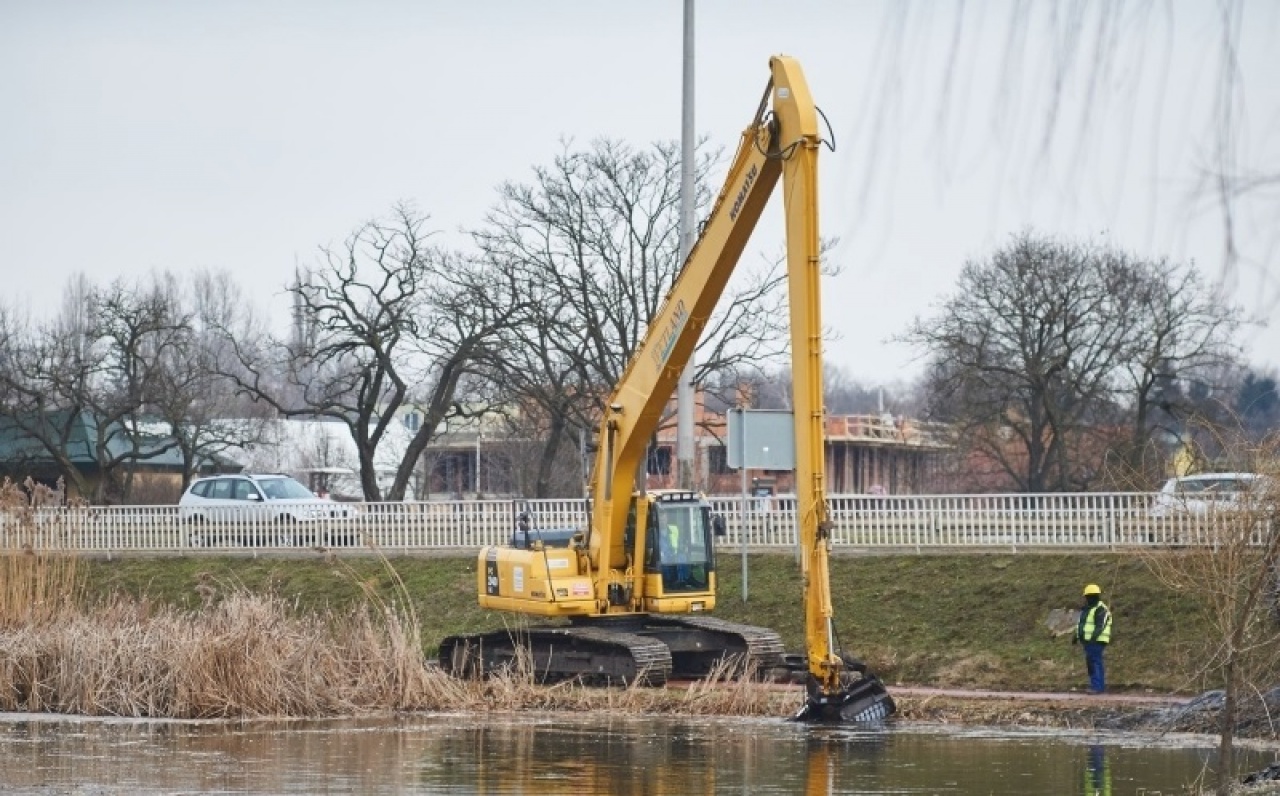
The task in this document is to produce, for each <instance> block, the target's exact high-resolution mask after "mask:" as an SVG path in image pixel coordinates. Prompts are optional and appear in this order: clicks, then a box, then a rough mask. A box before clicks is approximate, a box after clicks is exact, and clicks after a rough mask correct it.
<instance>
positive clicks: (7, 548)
mask: <svg viewBox="0 0 1280 796" xmlns="http://www.w3.org/2000/svg"><path fill="white" fill-rule="evenodd" d="M62 499H63V495H62V492H61V491H60V490H53V489H49V488H48V487H44V486H41V485H39V484H36V483H34V482H32V481H30V480H28V481H27V483H26V489H25V490H24V489H23V488H22V487H20V486H18V485H17V484H15V483H13V482H12V481H10V480H9V479H7V478H6V479H4V481H3V482H2V483H0V628H7V627H13V626H16V625H21V624H28V623H39V622H46V621H50V620H52V619H53V617H55V616H57V615H58V614H59V613H61V612H62V611H64V610H66V609H67V608H68V607H69V606H70V605H72V604H74V603H75V601H76V599H77V598H78V597H79V595H80V594H81V589H82V578H81V576H80V571H79V569H78V567H77V558H76V557H75V556H73V555H67V554H66V553H62V552H59V551H51V550H47V549H44V546H43V545H42V544H41V540H40V536H39V534H38V528H37V524H36V509H38V508H39V507H41V506H46V505H61V503H62Z"/></svg>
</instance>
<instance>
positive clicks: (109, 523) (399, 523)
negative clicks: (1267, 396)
mask: <svg viewBox="0 0 1280 796" xmlns="http://www.w3.org/2000/svg"><path fill="white" fill-rule="evenodd" d="M1154 497H1155V496H1154V495H1152V494H1147V493H1127V492H1126V493H1097V494H1094V493H1087V494H1042V495H1013V494H1011V495H916V496H874V495H835V496H831V497H829V498H828V505H829V508H830V511H829V515H830V518H831V520H832V523H833V530H832V537H831V538H832V543H833V545H834V546H835V547H837V548H840V547H848V548H907V549H915V550H921V549H925V548H954V547H962V548H963V547H972V548H1009V549H1012V550H1015V551H1016V550H1018V549H1020V548H1042V549H1043V548H1079V547H1094V548H1111V547H1122V546H1164V545H1205V544H1213V543H1214V541H1215V540H1216V539H1218V538H1220V531H1221V529H1222V527H1223V523H1224V522H1226V521H1228V519H1229V518H1230V517H1233V516H1235V517H1238V516H1239V515H1238V514H1232V513H1230V512H1215V513H1208V514H1201V513H1194V512H1187V511H1177V510H1176V509H1175V510H1168V509H1167V508H1166V509H1164V510H1162V507H1159V506H1157V505H1156V503H1155V500H1154ZM712 503H713V505H714V506H715V510H716V511H718V512H720V513H722V514H723V515H724V516H725V519H726V524H727V529H728V534H727V536H725V537H723V538H722V539H721V540H720V542H719V544H720V546H721V547H725V548H730V549H741V548H742V547H743V545H744V544H745V546H746V547H747V548H748V549H770V548H787V547H794V546H795V544H796V530H795V528H796V518H795V511H796V510H795V500H794V498H788V497H776V498H750V499H748V500H746V501H744V500H743V499H742V498H738V497H715V498H712ZM344 505H346V506H349V507H351V508H352V510H353V511H352V513H351V516H350V517H348V518H342V519H333V518H321V519H315V520H307V521H293V520H287V519H280V518H275V517H271V516H242V517H234V518H230V519H225V520H221V521H218V522H194V521H191V520H190V519H186V518H184V516H183V515H182V514H180V511H179V509H178V508H177V507H176V506H112V507H85V508H71V507H67V508H62V507H59V508H38V509H19V510H14V509H0V549H20V548H33V549H40V550H48V549H59V550H75V551H80V552H85V553H117V552H145V553H190V552H196V551H202V550H206V551H207V550H231V549H243V548H253V549H255V550H257V549H266V550H272V549H276V550H279V549H298V548H312V547H320V548H329V549H344V548H345V549H357V548H367V547H370V546H372V547H376V548H379V549H382V550H386V551H388V552H396V551H413V550H451V549H473V548H477V547H480V546H482V545H491V544H504V543H506V542H507V541H508V540H509V539H510V537H511V533H512V530H513V529H514V528H515V522H516V516H517V514H518V513H519V512H521V511H526V510H527V511H529V512H530V513H531V514H532V516H533V517H534V521H535V526H536V527H540V528H548V529H549V528H580V527H584V526H585V524H586V521H587V512H586V502H585V501H583V500H487V501H431V502H422V503H359V504H344ZM1255 532H1256V533H1257V534H1258V535H1259V539H1260V538H1261V535H1262V534H1263V533H1265V532H1266V529H1264V528H1262V527H1259V528H1258V529H1256V531H1255Z"/></svg>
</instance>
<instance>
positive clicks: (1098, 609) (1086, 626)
mask: <svg viewBox="0 0 1280 796" xmlns="http://www.w3.org/2000/svg"><path fill="white" fill-rule="evenodd" d="M1071 643H1072V644H1076V643H1081V644H1084V663H1085V668H1086V669H1088V671H1089V691H1090V693H1094V694H1101V693H1102V692H1103V691H1105V690H1106V689H1107V672H1106V668H1105V667H1104V666H1103V664H1102V652H1103V650H1105V649H1106V648H1107V645H1108V644H1110V643H1111V611H1110V610H1109V609H1108V608H1107V604H1106V603H1104V602H1103V601H1102V589H1101V588H1099V587H1098V584H1096V583H1090V584H1089V585H1088V586H1085V587H1084V606H1083V607H1082V608H1081V609H1080V621H1079V623H1078V624H1077V625H1076V634H1075V635H1074V636H1073V637H1072V638H1071Z"/></svg>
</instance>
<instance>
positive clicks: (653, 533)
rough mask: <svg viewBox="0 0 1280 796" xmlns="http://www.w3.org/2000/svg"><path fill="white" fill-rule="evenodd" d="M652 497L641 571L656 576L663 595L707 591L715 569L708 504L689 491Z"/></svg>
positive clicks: (709, 507)
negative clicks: (643, 563)
mask: <svg viewBox="0 0 1280 796" xmlns="http://www.w3.org/2000/svg"><path fill="white" fill-rule="evenodd" d="M656 497H657V499H656V500H654V501H653V503H652V504H651V507H650V510H649V512H648V514H649V517H648V520H649V523H648V524H649V527H648V532H647V533H646V534H645V539H646V546H647V548H648V549H647V550H646V551H645V575H646V576H648V577H652V576H655V575H656V576H657V580H658V581H659V583H660V584H661V592H660V593H661V594H664V595H665V594H677V593H679V594H687V593H689V592H707V591H710V590H711V588H712V580H711V578H712V573H713V572H714V571H715V547H714V545H713V543H712V535H713V534H712V531H713V522H712V513H711V506H710V505H709V504H708V503H707V502H706V501H705V500H703V499H701V498H700V497H698V496H697V495H695V494H693V493H689V492H677V493H661V494H659V495H657V496H656Z"/></svg>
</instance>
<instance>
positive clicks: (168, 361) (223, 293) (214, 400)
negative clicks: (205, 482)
mask: <svg viewBox="0 0 1280 796" xmlns="http://www.w3.org/2000/svg"><path fill="white" fill-rule="evenodd" d="M173 293H174V297H173V300H174V301H175V303H181V304H182V306H184V307H185V308H186V309H185V315H186V318H187V329H186V333H185V334H183V335H181V336H179V337H177V338H176V339H175V340H174V342H173V345H171V346H169V347H168V348H167V349H166V350H165V351H164V352H162V356H161V357H160V362H159V368H158V370H157V373H156V379H157V381H158V389H157V391H156V395H155V396H154V397H153V398H152V403H151V404H150V406H149V407H148V409H149V412H150V414H152V415H154V416H155V417H156V418H157V419H158V420H160V421H161V422H163V423H164V424H165V425H166V426H167V427H168V431H169V434H170V435H172V437H173V439H174V440H175V443H176V446H177V450H178V451H179V453H180V454H181V456H182V488H183V489H185V488H186V487H187V485H188V484H189V483H190V481H191V478H192V477H193V476H194V475H195V473H196V470H197V469H198V468H199V467H201V466H207V465H208V464H209V463H211V462H215V461H216V460H217V458H218V457H219V456H221V455H223V454H225V453H228V452H230V451H239V450H243V449H244V448H245V447H246V446H249V445H254V444H257V443H260V442H262V441H263V439H264V433H265V426H266V422H267V417H266V413H265V412H264V410H265V408H266V407H265V406H264V405H262V404H254V403H252V402H251V401H249V400H246V399H245V398H244V397H243V396H240V395H237V394H236V390H235V382H234V380H232V379H230V378H228V377H227V376H225V375H223V373H224V372H225V371H227V370H228V369H234V368H235V360H234V357H233V351H232V347H231V346H230V345H229V344H228V342H227V340H226V339H225V338H224V337H223V335H222V331H223V330H234V334H235V339H236V340H237V341H238V343H239V345H240V346H242V347H255V346H256V341H257V340H258V339H260V338H261V337H262V335H263V334H264V332H263V331H262V330H261V328H260V327H259V325H258V323H257V321H256V319H255V318H254V316H253V313H252V311H251V309H250V306H249V304H248V302H247V301H246V298H245V296H244V295H243V294H242V292H241V291H240V289H239V287H238V286H237V285H236V283H235V282H234V281H233V280H232V278H231V276H230V274H228V273H226V272H209V271H200V272H197V273H195V274H194V275H192V277H191V278H190V280H189V282H187V284H185V285H175V286H174V289H173Z"/></svg>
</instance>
